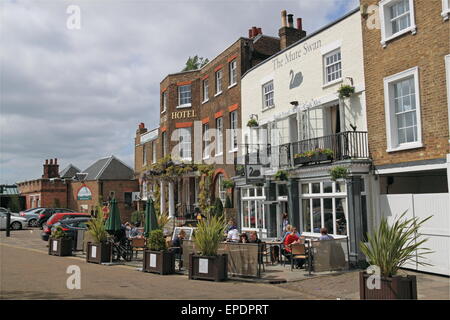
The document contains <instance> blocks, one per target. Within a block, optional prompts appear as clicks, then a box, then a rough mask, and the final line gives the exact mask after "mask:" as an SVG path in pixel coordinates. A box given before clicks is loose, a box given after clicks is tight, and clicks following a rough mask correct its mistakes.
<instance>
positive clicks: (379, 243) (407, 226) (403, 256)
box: [359, 212, 432, 300]
mask: <svg viewBox="0 0 450 320" xmlns="http://www.w3.org/2000/svg"><path fill="white" fill-rule="evenodd" d="M405 214H406V212H405V213H403V214H402V215H401V216H400V217H399V218H398V219H396V220H395V221H394V222H393V223H392V225H389V224H388V222H387V219H386V218H383V219H382V220H381V223H380V226H379V227H378V229H377V230H374V232H373V234H372V235H367V244H366V243H364V242H361V243H360V248H361V251H362V252H363V254H364V255H365V256H366V257H367V260H368V262H369V264H370V265H371V266H372V268H371V269H372V270H377V271H378V272H377V273H375V274H370V273H367V272H364V271H362V272H360V278H359V279H360V298H361V299H364V300H368V299H377V300H378V299H417V283H416V276H411V275H407V276H401V275H399V274H398V271H399V268H401V267H402V266H403V265H404V264H405V263H406V262H408V260H410V259H412V258H413V259H416V258H417V259H418V260H417V263H418V264H420V265H430V264H429V263H425V262H423V261H421V260H420V259H423V257H424V255H425V254H429V253H432V251H431V250H430V249H428V248H423V247H422V246H423V244H424V243H425V242H426V241H427V240H428V239H427V238H423V237H422V235H421V234H420V233H419V229H420V228H421V226H422V225H423V224H424V223H425V222H426V221H427V220H428V219H430V218H431V216H430V217H428V218H425V219H420V218H411V219H406V218H404V216H405Z"/></svg>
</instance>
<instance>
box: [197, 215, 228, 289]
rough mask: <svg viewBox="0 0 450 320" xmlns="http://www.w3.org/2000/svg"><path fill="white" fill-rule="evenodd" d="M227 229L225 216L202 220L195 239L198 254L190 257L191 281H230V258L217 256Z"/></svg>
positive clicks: (209, 217) (211, 216) (224, 255)
mask: <svg viewBox="0 0 450 320" xmlns="http://www.w3.org/2000/svg"><path fill="white" fill-rule="evenodd" d="M226 227H227V224H226V222H225V218H224V216H213V215H208V216H207V218H206V219H202V220H200V222H199V223H198V225H197V229H196V232H195V239H194V241H195V246H196V248H197V250H198V254H190V255H189V279H203V280H214V281H223V280H227V279H228V256H227V255H226V254H223V255H218V254H217V249H218V247H219V243H220V242H221V241H222V237H223V234H224V232H225V229H226Z"/></svg>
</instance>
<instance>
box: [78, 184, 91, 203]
mask: <svg viewBox="0 0 450 320" xmlns="http://www.w3.org/2000/svg"><path fill="white" fill-rule="evenodd" d="M77 199H78V200H92V193H91V190H89V188H88V187H86V186H84V187H81V189H80V190H78V195H77Z"/></svg>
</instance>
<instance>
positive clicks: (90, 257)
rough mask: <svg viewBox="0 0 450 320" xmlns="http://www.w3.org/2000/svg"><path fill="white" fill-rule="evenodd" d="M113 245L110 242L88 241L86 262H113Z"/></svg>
mask: <svg viewBox="0 0 450 320" xmlns="http://www.w3.org/2000/svg"><path fill="white" fill-rule="evenodd" d="M111 255H112V246H111V243H109V242H102V243H93V242H88V244H87V251H86V262H91V263H104V262H111Z"/></svg>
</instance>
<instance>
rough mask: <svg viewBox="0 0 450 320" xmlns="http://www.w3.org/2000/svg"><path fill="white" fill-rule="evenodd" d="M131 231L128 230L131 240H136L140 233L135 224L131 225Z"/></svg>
mask: <svg viewBox="0 0 450 320" xmlns="http://www.w3.org/2000/svg"><path fill="white" fill-rule="evenodd" d="M129 226H130V229H129V230H128V237H129V238H136V237H137V236H139V231H138V229H137V227H136V225H135V224H129Z"/></svg>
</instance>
